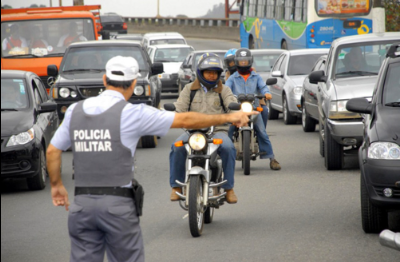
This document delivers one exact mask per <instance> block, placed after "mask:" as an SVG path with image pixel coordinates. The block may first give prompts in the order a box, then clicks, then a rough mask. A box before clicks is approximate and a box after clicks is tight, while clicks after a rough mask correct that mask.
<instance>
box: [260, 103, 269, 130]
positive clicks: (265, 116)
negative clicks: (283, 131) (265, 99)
mask: <svg viewBox="0 0 400 262" xmlns="http://www.w3.org/2000/svg"><path fill="white" fill-rule="evenodd" d="M261 107H262V109H263V111H262V112H261V117H262V120H263V122H264V124H265V128H267V122H268V112H269V111H268V110H269V109H268V106H267V105H262V106H261Z"/></svg>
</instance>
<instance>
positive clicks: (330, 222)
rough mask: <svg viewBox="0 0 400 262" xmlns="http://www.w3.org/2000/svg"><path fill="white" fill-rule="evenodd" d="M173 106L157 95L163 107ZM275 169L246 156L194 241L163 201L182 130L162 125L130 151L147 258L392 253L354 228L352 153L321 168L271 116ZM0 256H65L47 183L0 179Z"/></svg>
mask: <svg viewBox="0 0 400 262" xmlns="http://www.w3.org/2000/svg"><path fill="white" fill-rule="evenodd" d="M189 42H190V44H192V45H193V46H195V48H196V49H200V48H202V49H206V48H207V49H210V48H218V49H220V48H226V49H229V48H232V47H238V43H234V42H224V41H210V40H197V39H191V40H190V41H189ZM166 102H167V103H168V102H173V100H164V101H163V103H166ZM267 132H268V133H269V135H270V139H271V141H272V144H273V147H274V152H275V155H276V158H277V160H278V161H279V162H280V163H281V165H282V170H280V171H272V170H270V169H269V161H265V160H264V161H262V160H259V159H258V160H257V161H255V162H252V163H251V164H252V166H251V175H250V176H244V175H243V173H242V170H241V168H240V167H241V164H240V163H239V162H238V163H237V167H236V173H235V191H236V194H237V196H238V198H239V201H238V203H237V204H235V205H228V204H226V205H224V206H222V207H221V208H220V209H219V210H216V214H215V217H214V222H213V223H212V224H210V225H205V228H204V230H203V235H202V236H201V237H200V238H196V239H195V238H192V237H191V235H190V232H189V227H188V219H187V218H185V217H184V216H185V212H184V211H183V210H182V209H181V208H180V207H179V205H178V204H177V203H171V202H170V201H169V195H170V187H169V161H168V157H169V150H170V145H171V143H172V142H173V141H174V140H175V139H176V138H177V137H178V136H179V135H180V134H181V133H182V131H181V130H170V132H169V133H168V134H167V136H165V137H163V138H162V139H161V140H159V144H158V147H157V149H138V151H137V163H136V166H137V168H136V178H137V179H138V180H139V181H140V182H141V183H142V184H143V186H144V188H145V192H146V195H145V202H144V203H145V208H144V216H143V217H142V218H141V226H142V230H143V237H144V242H145V250H146V261H148V262H159V261H162V262H169V261H171V262H172V261H173V262H175V261H185V262H186V261H199V262H200V261H211V262H214V261H223V262H225V261H232V262H236V261H249V262H258V261H260V262H263V261H300V262H303V261H356V262H358V261H363V262H364V261H365V262H368V261H371V262H372V261H374V262H375V261H383V262H386V261H387V262H393V261H398V260H399V252H397V251H395V250H391V249H389V248H386V247H382V246H381V245H380V244H379V242H378V235H375V234H365V233H364V232H363V231H362V228H361V214H360V193H359V184H360V183H359V180H360V172H359V170H358V169H357V168H358V164H357V159H356V158H354V157H346V159H345V165H346V168H345V169H344V170H341V171H329V172H328V171H326V169H325V167H324V164H323V158H322V157H321V156H320V155H319V148H318V147H319V144H318V134H317V132H314V133H304V132H303V131H302V129H301V126H300V125H292V126H285V125H284V124H283V121H282V119H279V120H274V121H269V122H268V127H267ZM71 163H72V154H71V152H66V153H64V154H63V181H64V184H65V186H66V187H67V189H68V191H69V194H70V196H71V200H72V199H73V181H72V180H71V175H72V166H71ZM1 187H2V189H1V260H2V261H4V262H20V261H21V262H22V261H29V262H58V261H68V260H69V250H70V243H69V237H68V229H67V216H68V213H67V212H66V211H65V210H64V209H63V208H57V207H53V206H52V203H51V197H50V187H49V184H48V182H47V186H46V188H45V189H44V190H42V191H28V189H27V187H26V183H24V182H23V181H19V182H18V181H17V182H13V183H11V182H4V183H3V182H2V184H1ZM390 229H391V230H395V231H397V232H399V231H400V230H399V229H400V216H399V214H391V221H390Z"/></svg>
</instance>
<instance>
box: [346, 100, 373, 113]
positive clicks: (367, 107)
mask: <svg viewBox="0 0 400 262" xmlns="http://www.w3.org/2000/svg"><path fill="white" fill-rule="evenodd" d="M346 109H347V110H348V111H351V112H355V113H360V114H372V109H373V105H372V104H371V103H369V102H368V100H367V99H365V98H352V99H350V100H349V101H348V102H347V104H346Z"/></svg>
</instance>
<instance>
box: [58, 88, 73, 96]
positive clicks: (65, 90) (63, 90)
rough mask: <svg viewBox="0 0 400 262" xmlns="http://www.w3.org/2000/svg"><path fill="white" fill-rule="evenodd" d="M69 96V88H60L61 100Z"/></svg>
mask: <svg viewBox="0 0 400 262" xmlns="http://www.w3.org/2000/svg"><path fill="white" fill-rule="evenodd" d="M70 95H71V91H70V90H69V88H66V87H63V88H60V96H61V97H62V98H67V97H69V96H70Z"/></svg>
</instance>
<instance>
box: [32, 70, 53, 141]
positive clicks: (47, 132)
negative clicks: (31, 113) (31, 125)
mask: <svg viewBox="0 0 400 262" xmlns="http://www.w3.org/2000/svg"><path fill="white" fill-rule="evenodd" d="M37 83H38V81H37V78H36V77H31V78H30V84H31V88H32V91H33V92H32V93H33V98H34V103H35V105H34V107H35V114H36V127H37V129H38V130H37V131H39V132H41V134H38V137H39V139H41V137H44V138H45V141H46V145H47V144H48V143H49V142H50V139H51V136H52V132H51V129H50V128H49V125H50V118H51V113H43V114H39V109H40V105H41V104H43V103H44V102H46V101H47V97H46V96H44V95H43V93H41V92H40V90H39V87H38V84H37Z"/></svg>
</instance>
